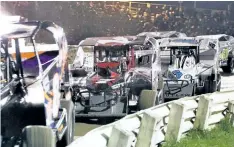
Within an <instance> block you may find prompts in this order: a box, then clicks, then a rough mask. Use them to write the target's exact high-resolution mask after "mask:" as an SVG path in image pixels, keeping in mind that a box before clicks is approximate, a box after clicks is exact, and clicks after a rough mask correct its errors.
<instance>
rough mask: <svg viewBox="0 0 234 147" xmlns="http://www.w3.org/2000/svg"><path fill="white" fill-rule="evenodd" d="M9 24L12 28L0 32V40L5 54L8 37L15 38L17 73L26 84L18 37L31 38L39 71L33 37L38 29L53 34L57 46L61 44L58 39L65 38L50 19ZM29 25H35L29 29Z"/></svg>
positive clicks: (41, 70) (40, 71) (40, 69)
mask: <svg viewBox="0 0 234 147" xmlns="http://www.w3.org/2000/svg"><path fill="white" fill-rule="evenodd" d="M9 26H10V27H12V28H10V29H11V31H10V32H8V33H5V34H1V36H0V40H1V42H3V43H4V44H5V45H6V46H5V47H4V48H5V51H6V54H7V56H8V54H9V53H8V40H9V39H14V40H15V51H16V52H15V53H16V62H17V63H16V64H17V66H18V68H19V73H20V75H21V77H22V80H23V84H24V86H25V85H26V84H25V80H24V73H23V65H22V59H21V54H20V46H19V40H18V39H20V38H30V39H31V41H32V44H33V47H34V53H35V55H36V57H37V60H38V64H39V73H42V72H43V69H42V64H41V61H40V59H39V54H38V52H37V48H36V41H35V37H36V35H37V33H38V32H39V30H41V29H43V30H46V31H48V32H50V33H52V34H53V35H54V39H55V41H56V42H57V44H58V46H59V47H61V46H63V45H62V44H60V43H61V42H60V41H61V40H62V39H65V38H64V35H63V34H59V33H62V32H63V29H62V28H61V27H59V26H57V25H56V24H55V23H53V22H50V21H43V22H41V21H28V22H17V23H9ZM30 27H35V28H33V29H31V28H30ZM1 46H2V47H3V45H2V44H1ZM8 57H9V56H8ZM8 60H9V59H8ZM8 60H7V61H8ZM18 76H19V75H18Z"/></svg>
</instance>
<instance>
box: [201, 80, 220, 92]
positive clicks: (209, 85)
mask: <svg viewBox="0 0 234 147" xmlns="http://www.w3.org/2000/svg"><path fill="white" fill-rule="evenodd" d="M217 87H218V86H217V81H213V80H206V81H205V83H204V93H203V94H206V93H213V92H215V91H217Z"/></svg>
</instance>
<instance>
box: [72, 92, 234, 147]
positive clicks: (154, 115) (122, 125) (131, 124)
mask: <svg viewBox="0 0 234 147" xmlns="http://www.w3.org/2000/svg"><path fill="white" fill-rule="evenodd" d="M233 111H234V90H232V91H224V92H215V93H212V94H204V95H199V96H193V97H186V98H182V99H179V100H175V101H171V102H168V103H164V104H161V105H158V106H155V107H152V108H149V109H146V110H142V111H139V112H137V113H134V114H131V115H128V116H126V117H124V118H122V119H120V120H118V121H116V122H114V123H111V124H108V125H105V126H101V127H99V128H96V129H94V130H92V131H90V132H88V133H87V134H86V135H85V136H83V137H80V138H78V139H76V140H75V141H74V142H73V143H72V144H70V145H69V147H94V146H95V147H130V146H133V147H142V146H144V147H156V146H158V145H160V144H161V143H163V142H165V141H168V140H177V141H178V140H180V138H182V137H184V136H185V135H186V134H187V133H188V131H190V130H191V129H193V128H197V129H201V130H205V129H210V128H213V127H214V126H215V125H216V124H217V123H218V122H220V120H221V119H223V118H224V117H225V116H226V115H227V114H228V113H230V114H231V115H233ZM232 118H233V117H232ZM232 123H233V120H232Z"/></svg>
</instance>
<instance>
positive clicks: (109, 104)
mask: <svg viewBox="0 0 234 147" xmlns="http://www.w3.org/2000/svg"><path fill="white" fill-rule="evenodd" d="M152 40H154V41H152ZM148 43H149V44H151V45H150V46H151V49H148V50H141V49H140V48H139V46H138V47H136V45H137V44H136V43H135V42H134V43H133V44H132V43H131V41H129V40H116V39H113V38H109V39H108V40H107V39H104V38H99V39H96V40H94V39H92V40H91V41H90V39H86V40H84V41H82V42H81V43H80V45H79V49H80V50H82V49H86V48H87V47H89V48H90V50H91V52H92V54H93V56H91V57H90V59H91V60H90V61H89V62H88V63H89V64H92V65H93V68H92V69H90V71H89V72H87V70H86V69H85V68H83V67H84V62H82V60H79V61H78V59H77V60H76V62H74V63H73V65H72V66H73V67H74V66H76V68H71V69H69V71H70V78H69V79H70V84H69V85H70V86H71V88H72V89H73V90H72V91H73V94H74V96H73V97H74V98H75V99H74V102H75V103H76V116H77V117H98V118H100V117H122V116H125V115H126V114H128V113H129V112H130V110H131V109H135V108H137V105H138V102H139V101H138V100H139V99H136V98H134V97H133V95H136V96H139V93H138V92H141V90H142V89H152V86H155V85H156V86H157V84H158V83H157V81H155V80H158V79H156V78H151V76H152V73H153V75H155V76H157V75H158V73H157V72H156V71H157V70H158V68H157V67H156V66H155V68H154V69H155V70H151V64H152V65H153V63H157V62H156V61H157V60H156V59H155V58H156V52H155V50H156V49H155V46H156V45H155V43H156V41H155V39H153V38H151V39H149V40H148ZM139 45H140V46H143V43H141V44H139ZM135 48H137V50H138V52H135ZM143 48H144V46H143ZM79 49H78V51H77V52H79V55H81V54H82V51H80V50H79ZM144 55H151V56H150V57H149V56H148V59H147V58H144V59H143V58H141V59H140V57H143V56H144ZM152 55H153V56H152ZM158 56H159V55H158ZM79 57H80V56H79ZM92 57H93V58H92ZM145 57H147V56H145ZM153 57H155V58H154V60H153V61H154V62H151V60H152V58H153ZM81 59H82V57H81ZM138 59H140V60H141V64H144V63H145V62H144V61H146V60H147V62H146V64H145V67H144V68H142V69H137V66H136V64H135V62H137V61H138ZM75 63H78V64H77V65H76V64H75ZM80 63H82V64H80ZM139 64H140V61H139ZM147 66H148V67H147ZM90 67H91V66H90ZM153 71H154V72H153ZM130 79H131V80H130ZM132 80H134V82H136V81H137V82H138V83H139V81H141V82H144V83H140V84H141V85H139V87H137V86H136V85H135V86H132V85H134V84H131V82H132ZM151 80H154V82H151ZM152 83H153V84H152ZM142 86H143V87H142ZM145 86H148V87H145ZM156 86H155V87H156ZM137 88H138V90H137ZM139 88H140V89H139ZM156 88H157V87H156ZM156 88H155V89H156ZM136 90H137V91H136ZM130 93H131V94H130Z"/></svg>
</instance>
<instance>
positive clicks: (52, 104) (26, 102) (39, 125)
mask: <svg viewBox="0 0 234 147" xmlns="http://www.w3.org/2000/svg"><path fill="white" fill-rule="evenodd" d="M1 25H5V27H0V32H1V34H0V43H1V73H2V75H1V78H2V79H1V93H0V94H1V101H0V105H1V136H0V138H1V146H2V147H15V146H23V147H31V146H33V147H42V146H43V147H52V146H53V147H55V146H59V147H60V146H61V147H64V146H67V145H68V144H70V143H71V142H72V141H73V138H74V122H75V116H74V104H73V102H72V101H71V97H70V96H69V91H64V90H63V87H62V85H63V83H64V82H65V74H64V73H65V66H66V54H67V49H68V48H67V41H66V36H65V34H64V32H63V29H62V28H61V27H60V26H58V25H56V24H55V23H53V22H49V21H43V22H41V21H26V22H19V23H4V22H1ZM41 31H46V32H47V33H49V34H48V35H51V37H54V38H53V39H54V41H55V42H56V45H57V48H58V49H59V56H57V57H56V58H55V59H54V60H53V61H52V63H51V64H50V65H49V66H47V68H46V69H43V67H42V66H43V65H42V63H41V62H40V61H41V58H40V56H39V54H38V50H37V49H36V47H37V44H36V41H37V39H35V36H36V35H37V33H39V32H41ZM22 38H24V39H25V38H27V39H29V40H31V41H32V43H33V47H34V52H35V56H36V57H37V62H33V64H34V67H31V68H38V70H37V71H35V72H38V73H36V74H34V75H31V76H30V75H28V74H26V72H25V70H24V69H25V68H24V67H23V63H22V54H21V48H20V47H21V46H20V44H19V40H20V39H22ZM12 40H13V41H14V42H15V46H14V47H12V49H13V48H14V49H15V51H14V52H15V53H16V55H15V56H16V57H15V59H14V58H12V57H11V55H10V53H9V52H8V50H9V42H10V41H12ZM35 75H36V76H35Z"/></svg>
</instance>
